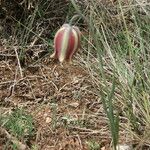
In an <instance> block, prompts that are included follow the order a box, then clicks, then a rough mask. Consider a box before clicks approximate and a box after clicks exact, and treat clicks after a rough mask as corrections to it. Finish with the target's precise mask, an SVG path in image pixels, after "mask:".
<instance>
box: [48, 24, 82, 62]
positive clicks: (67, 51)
mask: <svg viewBox="0 0 150 150" xmlns="http://www.w3.org/2000/svg"><path fill="white" fill-rule="evenodd" d="M79 46H80V30H79V28H78V27H76V26H70V25H69V24H64V25H63V26H62V27H61V28H60V29H59V30H58V31H57V32H56V35H55V38H54V53H53V54H52V55H51V57H52V58H56V59H58V60H59V61H60V62H63V61H65V60H66V61H69V62H71V59H72V56H73V54H74V53H75V52H76V51H77V50H78V48H79Z"/></svg>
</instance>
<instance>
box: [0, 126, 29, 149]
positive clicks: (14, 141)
mask: <svg viewBox="0 0 150 150" xmlns="http://www.w3.org/2000/svg"><path fill="white" fill-rule="evenodd" d="M0 130H1V132H2V133H3V134H5V135H6V137H7V138H8V139H9V140H10V141H11V142H12V143H13V144H15V145H17V147H18V149H19V150H27V149H28V148H27V146H26V145H24V144H23V143H21V142H20V141H18V140H17V139H16V138H15V137H13V136H12V135H10V134H9V133H8V132H7V131H6V129H4V128H2V127H0Z"/></svg>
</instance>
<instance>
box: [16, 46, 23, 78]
mask: <svg viewBox="0 0 150 150" xmlns="http://www.w3.org/2000/svg"><path fill="white" fill-rule="evenodd" d="M14 50H15V54H16V58H17V61H18V67H19V71H20V76H21V78H23V72H22V68H21V64H20V60H19V56H18V53H17V49H16V48H15V47H14Z"/></svg>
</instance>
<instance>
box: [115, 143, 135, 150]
mask: <svg viewBox="0 0 150 150" xmlns="http://www.w3.org/2000/svg"><path fill="white" fill-rule="evenodd" d="M117 150H133V148H132V146H131V145H127V144H119V145H117Z"/></svg>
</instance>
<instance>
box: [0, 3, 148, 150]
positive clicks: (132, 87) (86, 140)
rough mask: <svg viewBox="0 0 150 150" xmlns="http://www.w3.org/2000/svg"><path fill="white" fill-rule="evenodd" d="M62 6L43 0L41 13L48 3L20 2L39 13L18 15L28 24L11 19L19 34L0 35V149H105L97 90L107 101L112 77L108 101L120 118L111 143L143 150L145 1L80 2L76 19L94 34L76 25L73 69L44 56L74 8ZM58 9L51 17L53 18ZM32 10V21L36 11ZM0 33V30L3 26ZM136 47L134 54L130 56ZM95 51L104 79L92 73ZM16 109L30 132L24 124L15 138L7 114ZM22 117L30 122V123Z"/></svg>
mask: <svg viewBox="0 0 150 150" xmlns="http://www.w3.org/2000/svg"><path fill="white" fill-rule="evenodd" d="M38 2H40V1H38ZM41 2H42V1H41ZM65 2H66V1H65ZM65 2H60V1H58V2H56V1H54V0H50V1H49V0H47V1H46V3H45V5H44V7H43V8H44V10H45V7H46V6H47V5H46V4H47V3H49V4H51V5H49V6H47V11H46V10H45V11H43V9H42V10H41V11H40V9H39V8H41V7H40V5H39V3H35V1H32V2H31V1H22V3H21V5H22V6H24V9H27V8H28V9H29V10H30V9H31V8H32V7H31V6H32V5H35V8H37V7H38V9H33V10H32V9H31V12H32V13H33V15H32V17H31V18H28V17H27V18H26V17H25V18H24V19H27V20H28V22H26V23H25V22H23V21H24V20H17V22H16V21H15V20H16V18H15V17H13V19H14V20H13V22H15V24H16V23H20V24H21V25H20V26H19V29H17V30H16V29H15V30H12V31H13V32H12V33H11V34H12V36H11V37H9V38H8V37H7V36H5V35H1V42H0V80H1V82H0V114H1V116H0V117H1V118H2V119H1V121H0V124H1V128H0V149H5V150H7V149H31V150H41V149H42V150H53V149H54V150H55V149H56V150H61V149H62V150H66V149H68V150H74V149H77V150H78V149H79V150H80V149H83V150H98V149H103V150H109V149H112V135H111V130H110V126H109V125H110V124H109V123H110V122H109V121H110V120H109V119H108V116H107V115H106V111H105V109H103V108H104V107H103V106H104V105H103V103H102V97H103V96H102V95H100V93H101V92H103V95H104V96H105V98H107V95H109V93H110V91H111V88H112V86H113V82H112V79H113V78H112V77H113V76H114V77H115V90H114V96H113V98H112V99H111V100H112V102H113V107H114V112H113V113H114V114H113V115H114V116H116V115H117V114H118V115H119V127H120V128H119V141H118V142H119V143H120V144H128V145H132V146H133V147H134V148H135V149H139V150H140V149H145V150H148V149H149V145H150V143H149V137H150V136H149V135H150V134H149V123H150V121H149V106H150V105H149V87H150V86H149V71H148V70H149V69H148V68H149V52H147V51H146V50H148V49H149V48H150V46H149V44H148V40H147V39H149V34H148V31H149V29H148V27H147V26H146V25H147V24H148V21H149V18H147V17H146V16H147V15H146V14H147V13H149V11H148V9H147V7H145V6H149V3H146V4H147V5H145V4H142V5H141V2H142V1H135V2H136V3H135V4H132V2H133V1H122V3H119V2H121V1H119V0H118V1H101V3H100V4H101V5H99V1H94V2H93V1H91V0H89V1H87V3H85V4H84V3H81V2H79V5H80V6H81V8H82V7H83V8H84V9H83V10H84V11H83V12H82V13H83V15H85V16H88V18H89V20H90V21H91V22H92V23H94V25H93V27H94V28H95V29H97V30H96V31H97V32H98V35H101V36H100V37H99V36H97V34H95V36H94V37H93V35H92V30H91V29H90V27H89V28H88V27H87V25H86V26H85V25H81V24H80V23H79V25H80V26H82V27H81V29H82V37H83V38H82V48H81V49H80V51H79V52H78V53H77V54H76V56H75V58H74V60H73V64H63V65H60V64H59V63H58V62H57V61H55V60H52V59H50V58H49V51H52V48H51V47H50V46H51V43H52V40H53V39H52V38H53V34H54V33H55V30H56V29H57V28H58V27H59V25H61V24H62V23H63V22H65V21H66V20H67V19H68V18H70V17H71V16H72V14H74V13H75V12H74V8H73V7H72V6H71V5H70V4H69V5H68V3H65ZM106 2H107V3H106ZM139 3H140V4H139ZM58 4H59V5H58ZM57 5H58V6H59V7H58V9H56V13H55V15H56V16H55V15H53V13H54V12H55V10H54V8H55V7H56V6H57ZM68 6H69V7H68ZM97 6H99V7H97ZM141 6H142V7H143V9H141ZM48 7H50V8H53V9H50V8H48ZM68 8H69V10H68ZM131 8H134V9H136V8H137V10H138V11H137V12H136V11H135V12H136V13H135V12H134V13H133V12H132V11H131ZM35 10H36V11H35ZM143 11H144V12H143ZM39 12H40V14H39V15H37V16H38V17H37V16H36V15H35V14H36V13H39ZM66 12H68V14H66ZM143 13H144V14H143ZM62 14H63V17H61V19H60V16H61V15H62ZM34 15H35V16H34ZM40 15H42V17H40ZM141 15H143V16H142V17H141ZM10 16H12V15H11V14H10ZM49 16H51V17H49ZM133 16H134V17H137V20H138V19H139V20H140V19H142V20H143V22H145V26H143V24H140V21H139V20H138V21H139V22H138V24H136V23H137V22H133V21H135V20H134V19H133V18H132V17H133ZM138 17H139V18H138ZM10 18H11V19H12V17H10ZM137 20H136V21H137ZM5 21H6V18H4V22H5ZM11 21H12V20H11ZM18 21H22V22H18ZM4 22H3V23H4ZM29 22H30V23H29ZM112 24H113V26H112ZM36 25H38V26H36ZM136 25H137V26H136ZM22 29H23V30H22ZM137 29H139V30H140V31H141V32H138V30H137ZM2 30H3V31H5V29H4V28H3V24H2ZM21 30H22V32H21ZM143 30H144V33H145V34H144V36H143V33H142V31H143ZM14 31H15V32H14ZM135 31H137V32H135ZM5 33H6V34H7V32H5ZM21 33H22V36H21V37H20V39H18V38H17V37H18V36H20V35H21ZM139 33H141V34H139ZM125 37H127V38H125ZM94 38H97V39H98V41H99V47H96V46H95V44H94ZM141 39H143V40H141ZM143 44H144V45H143ZM145 45H146V46H145ZM136 49H138V51H137V53H136V54H135V53H134V52H135V50H136ZM98 50H99V51H100V53H101V54H102V61H103V73H104V76H101V74H100V70H99V66H100V65H101V64H100V60H99V57H97V53H99V52H98ZM129 50H131V51H132V52H133V53H130V51H129ZM145 52H146V54H145ZM133 54H134V55H133ZM145 55H146V56H145ZM139 58H140V59H139ZM146 58H147V59H146ZM138 64H139V65H138ZM143 67H144V71H143ZM114 72H115V74H114ZM103 77H105V79H104V78H103ZM142 79H143V80H142ZM144 80H145V82H144ZM141 101H142V102H141ZM18 109H19V110H23V111H24V112H25V114H27V115H22V114H19V116H18V118H21V119H20V120H21V121H23V123H22V124H23V125H24V124H25V123H27V125H26V126H28V123H29V124H30V125H31V122H32V125H33V133H32V134H29V133H28V128H26V127H23V128H22V132H23V133H22V136H18V130H19V128H18V127H19V126H18V127H17V129H16V128H15V129H14V126H15V125H14V126H13V125H12V124H9V120H11V119H12V118H11V117H12V116H11V114H13V113H14V114H15V112H16V110H18ZM28 115H29V117H28ZM21 116H25V117H24V118H22V117H21ZM18 118H17V117H16V119H18ZM28 118H32V121H31V120H30V119H28ZM24 119H25V120H26V121H25V122H24ZM16 121H18V120H16ZM32 125H31V126H32ZM29 129H30V128H29Z"/></svg>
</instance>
